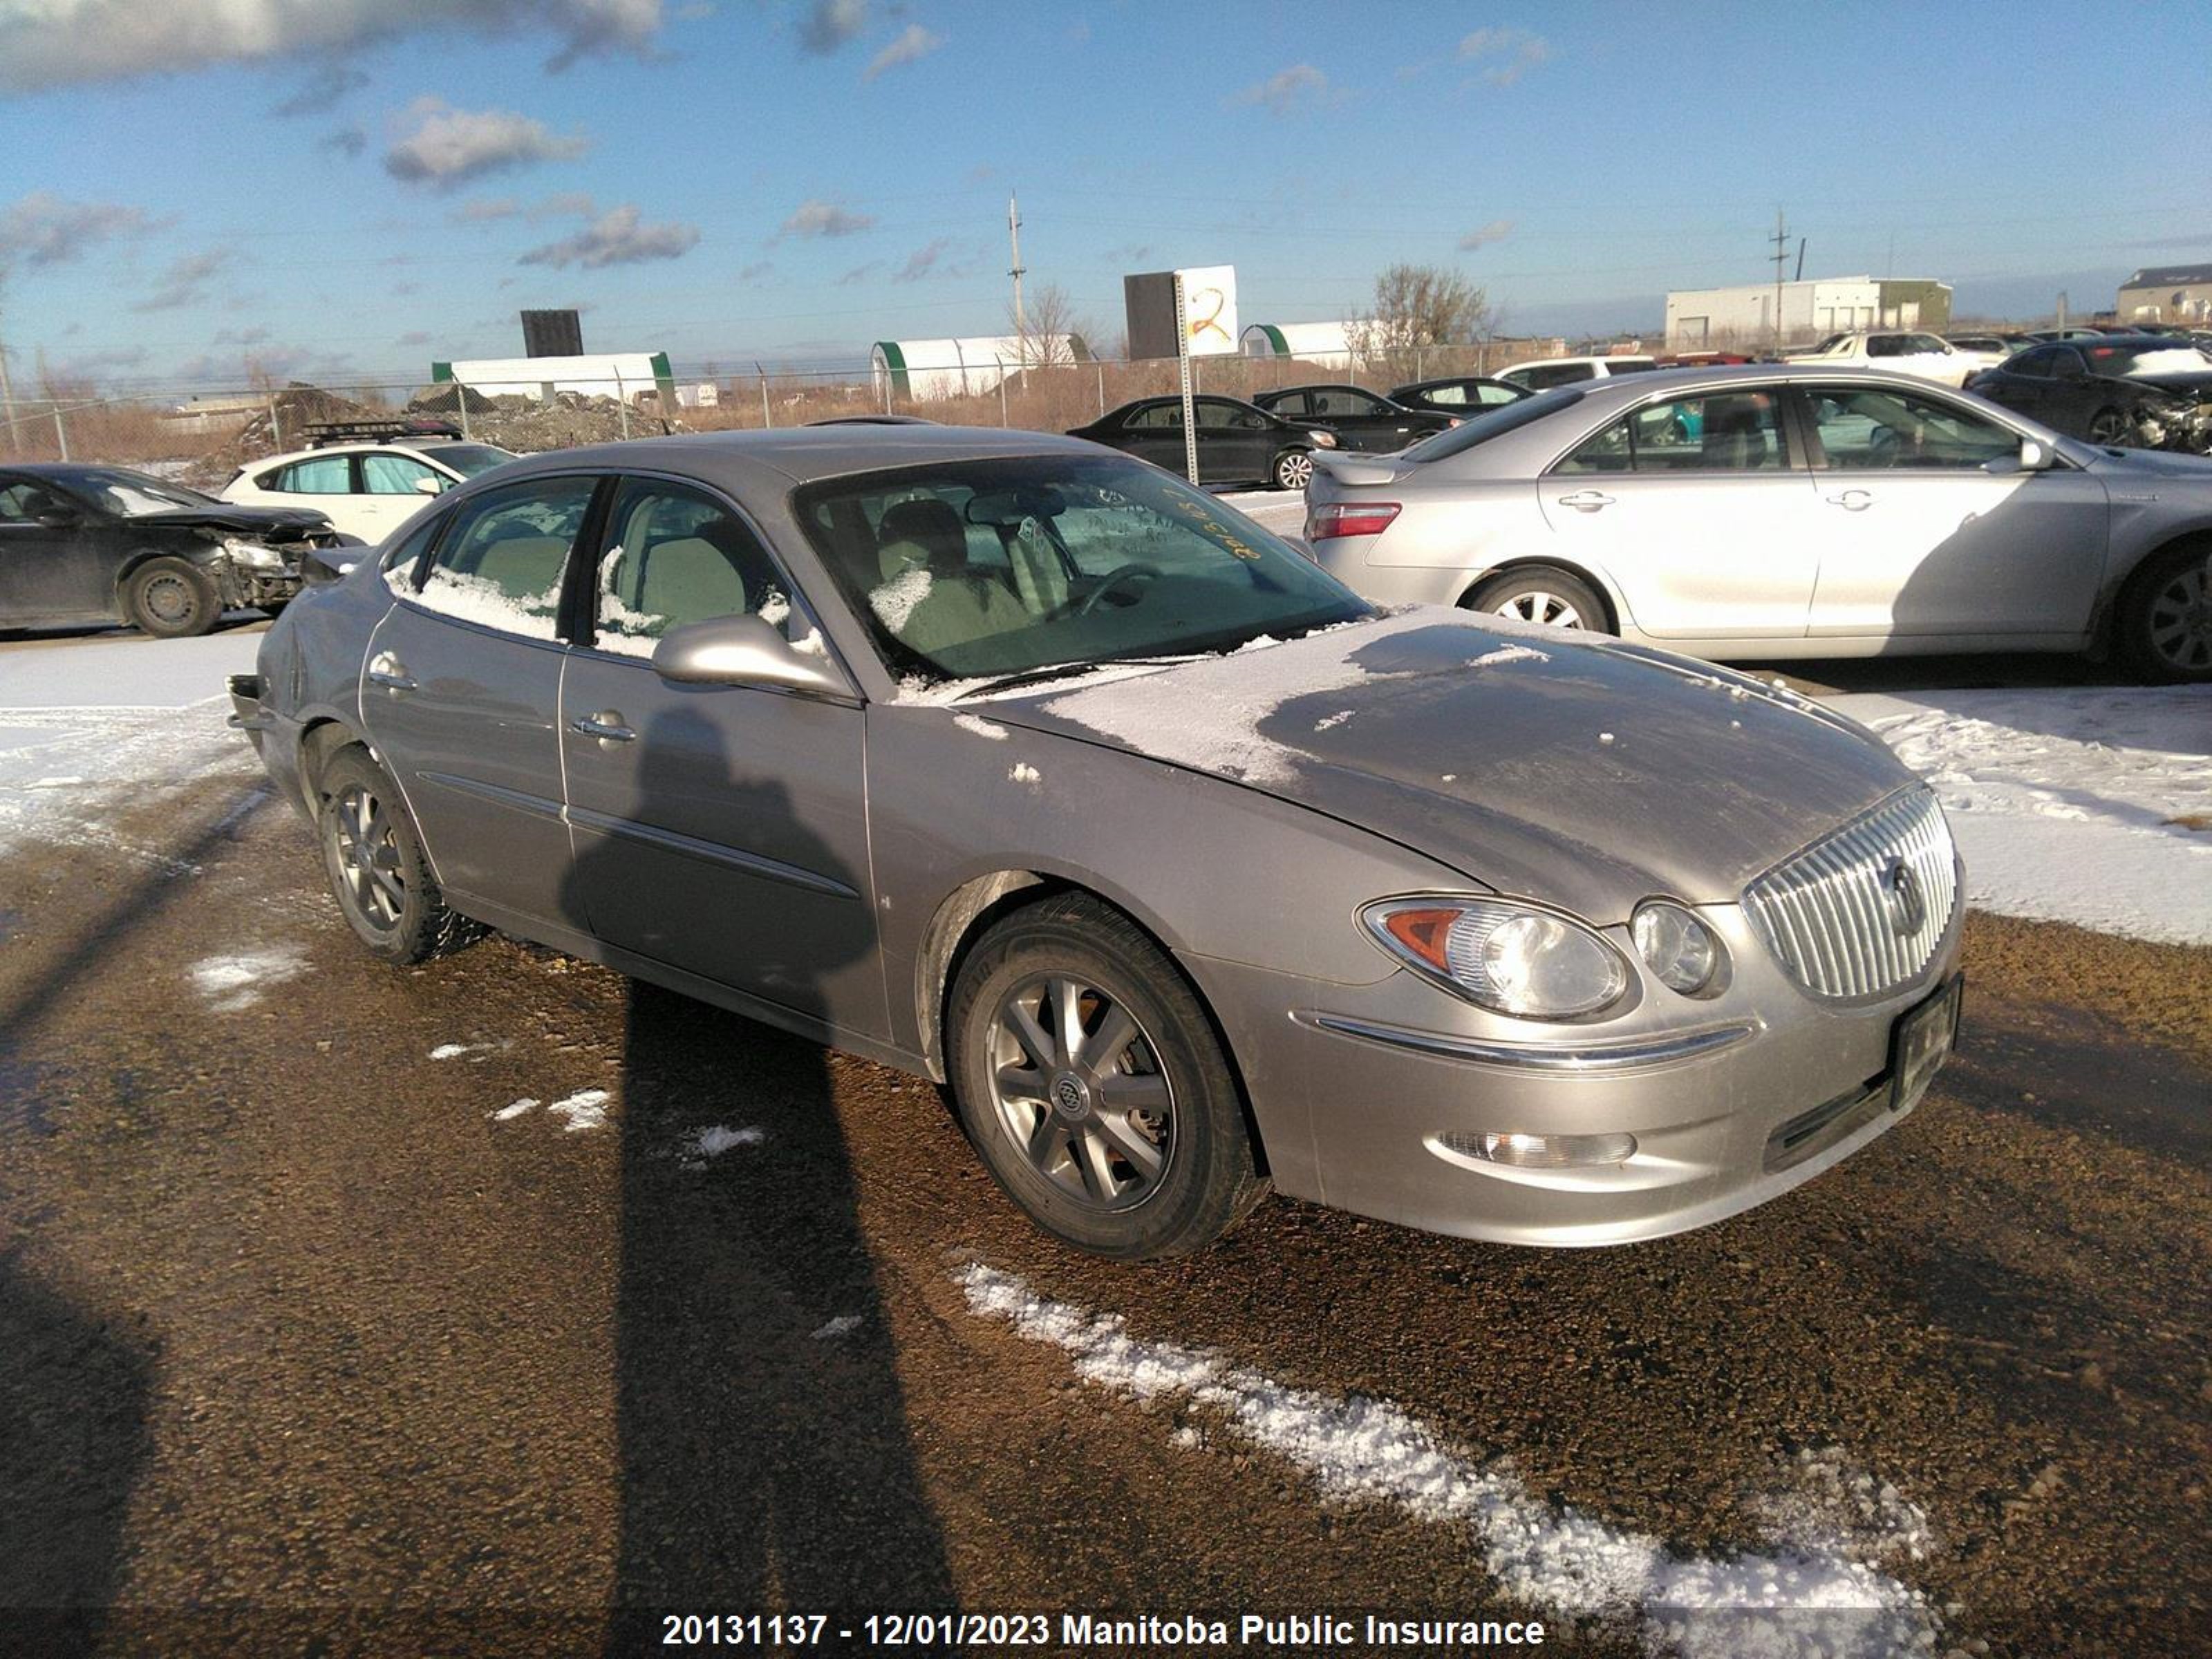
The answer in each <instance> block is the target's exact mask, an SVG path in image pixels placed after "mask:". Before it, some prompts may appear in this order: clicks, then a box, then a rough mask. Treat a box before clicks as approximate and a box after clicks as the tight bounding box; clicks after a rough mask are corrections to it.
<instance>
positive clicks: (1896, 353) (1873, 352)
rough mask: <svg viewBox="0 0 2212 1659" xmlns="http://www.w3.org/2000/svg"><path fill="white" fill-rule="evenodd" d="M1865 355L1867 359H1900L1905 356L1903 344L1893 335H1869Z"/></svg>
mask: <svg viewBox="0 0 2212 1659" xmlns="http://www.w3.org/2000/svg"><path fill="white" fill-rule="evenodd" d="M1866 355H1867V356H1869V357H1901V356H1904V355H1905V343H1904V342H1903V341H1902V340H1900V339H1899V338H1898V337H1897V336H1896V335H1894V334H1869V335H1868V336H1867V343H1866Z"/></svg>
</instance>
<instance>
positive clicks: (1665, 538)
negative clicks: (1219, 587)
mask: <svg viewBox="0 0 2212 1659" xmlns="http://www.w3.org/2000/svg"><path fill="white" fill-rule="evenodd" d="M1314 459H1315V461H1316V466H1317V468H1318V470H1317V471H1316V473H1315V476H1314V477H1313V480H1312V483H1310V486H1309V487H1308V489H1307V493H1306V501H1307V519H1306V538H1307V540H1308V541H1309V542H1310V544H1312V546H1313V548H1314V550H1315V556H1316V557H1317V558H1318V559H1319V560H1320V562H1321V563H1322V566H1323V568H1326V569H1328V570H1329V571H1331V572H1332V573H1334V574H1335V575H1337V576H1338V577H1340V579H1341V580H1344V581H1345V582H1346V584H1347V585H1349V586H1352V587H1353V588H1355V589H1357V590H1358V592H1361V593H1364V594H1365V595H1367V596H1368V597H1369V598H1370V599H1380V600H1383V601H1384V602H1386V603H1388V602H1396V603H1405V602H1420V603H1428V604H1439V605H1465V606H1468V608H1470V609H1472V610H1476V611H1493V612H1498V613H1502V614H1504V615H1507V616H1512V617H1525V618H1529V619H1532V620H1535V621H1540V622H1547V623H1554V624H1556V625H1558V626H1560V627H1568V628H1585V629H1599V630H1601V631H1603V632H1606V633H1609V634H1617V635H1620V636H1621V637H1622V638H1624V639H1629V640H1637V641H1644V642H1648V643H1650V644H1655V645H1662V646H1665V647H1668V648H1669V649H1672V650H1677V651H1686V652H1690V653H1694V654H1696V655H1699V656H1702V657H1715V658H1719V659H1724V660H1729V661H1757V660H1772V659H1784V658H1793V657H1862V656H1890V655H1906V654H1912V653H1925V652H1936V651H1996V650H2004V651H2088V650H2101V651H2106V652H2110V653H2112V654H2113V655H2115V656H2118V658H2120V659H2123V660H2124V662H2126V663H2127V664H2128V665H2130V667H2131V668H2132V669H2134V670H2135V671H2137V672H2139V673H2140V674H2142V676H2144V677H2145V678H2150V679H2154V680H2197V681H2201V680H2212V574H2208V562H2212V460H2208V459H2204V458H2203V457H2201V456H2193V455H2172V454H2163V453H2151V452H2148V451H2142V450H2123V449H2100V448H2095V447H2092V446H2090V445H2087V444H2082V443H2077V442H2075V441H2074V440H2073V439H2071V438H2063V437H2061V436H2059V435H2057V434H2056V433H2054V432H2051V431H2050V430H2049V429H2048V428H2044V427H2040V426H2037V425H2036V424H2034V423H2033V422H2030V421H2027V420H2024V419H2022V418H2021V416H2017V415H2015V414H2013V413H2011V412H2010V411H2009V410H2003V409H2000V408H1998V407H1997V406H1996V404H1990V403H1987V402H1985V401H1984V400H1983V399H1981V398H1976V397H1974V396H1972V394H1971V393H1967V392H1955V391H1953V390H1951V389H1950V388H1948V387H1945V386H1936V385H1933V384H1931V383H1930V382H1929V381H1927V380H1922V379H1919V378H1917V377H1915V376H1911V375H1903V374H1881V373H1874V372H1867V371H1855V370H1850V369H1839V368H1820V367H1818V366H1816V365H1813V364H1804V365H1779V364H1764V365H1753V366H1751V367H1747V368H1710V369H1683V370H1680V371H1674V372H1662V373H1659V374H1636V375H1631V376H1628V377H1626V378H1625V379H1620V380H1600V381H1594V382H1590V383H1589V384H1588V385H1585V386H1575V387H1562V388H1560V389H1559V390H1557V391H1553V392H1545V393H1543V394H1542V395H1541V396H1539V397H1535V398H1528V399H1527V400H1525V401H1523V402H1521V403H1517V404H1509V405H1508V406H1506V407H1505V408H1504V409H1499V410H1491V411H1488V412H1487V413H1485V414H1483V415H1480V416H1477V417H1475V418H1474V419H1472V420H1469V421H1468V422H1466V423H1464V424H1463V425H1462V426H1459V427H1457V428H1455V429H1453V430H1452V431H1450V432H1447V433H1443V434H1440V435H1437V436H1436V437H1434V438H1431V439H1428V440H1426V441H1424V442H1422V443H1419V444H1416V445H1414V446H1413V447H1412V448H1410V449H1407V450H1406V451H1404V452H1402V453H1400V454H1397V455H1390V456H1346V455H1341V454H1328V453H1317V454H1316V456H1315V458H1314Z"/></svg>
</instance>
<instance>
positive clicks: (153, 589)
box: [123, 557, 222, 640]
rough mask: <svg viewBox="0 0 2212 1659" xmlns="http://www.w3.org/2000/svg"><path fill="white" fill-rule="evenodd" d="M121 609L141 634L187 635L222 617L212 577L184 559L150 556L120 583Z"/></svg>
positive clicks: (159, 637) (204, 629) (161, 637)
mask: <svg viewBox="0 0 2212 1659" xmlns="http://www.w3.org/2000/svg"><path fill="white" fill-rule="evenodd" d="M123 611H124V614H125V616H127V617H129V618H130V619H131V624H132V626H134V627H136V628H137V629H138V630H139V632H141V633H143V634H150V635H153V636H154V637H155V639H157V640H181V639H189V638H191V636H192V635H197V634H204V633H206V632H207V631H208V629H210V628H213V627H214V626H215V625H216V623H218V622H220V621H222V594H221V593H219V592H216V585H215V580H214V578H213V577H211V576H210V575H209V574H208V573H207V572H206V571H204V570H203V569H201V568H199V567H198V566H197V565H196V564H193V563H192V562H191V561H189V560H186V559H178V558H168V557H163V558H159V559H149V560H147V561H146V562H145V563H143V564H142V565H140V566H139V567H138V568H137V569H136V570H134V571H132V572H131V574H130V577H129V579H128V580H125V583H124V584H123Z"/></svg>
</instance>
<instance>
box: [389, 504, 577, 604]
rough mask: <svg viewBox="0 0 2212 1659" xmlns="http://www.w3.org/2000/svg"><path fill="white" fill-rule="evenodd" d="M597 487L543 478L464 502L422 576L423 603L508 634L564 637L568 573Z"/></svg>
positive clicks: (421, 593) (420, 596) (421, 599)
mask: <svg viewBox="0 0 2212 1659" xmlns="http://www.w3.org/2000/svg"><path fill="white" fill-rule="evenodd" d="M595 482H596V481H595V480H593V479H591V478H540V479H538V480H535V481H534V482H532V483H525V484H513V485H510V486H509V487H508V488H507V489H493V490H487V491H486V492H485V493H484V494H483V495H479V496H477V498H476V499H475V500H474V501H467V502H465V503H464V504H463V505H462V506H461V507H460V508H459V510H458V512H457V513H456V514H455V516H454V519H453V526H452V528H451V529H450V530H448V531H447V533H446V535H445V536H444V537H443V538H441V541H440V543H439V546H438V550H437V552H436V553H435V555H434V556H432V558H431V561H430V568H429V569H428V571H427V572H425V573H424V574H423V578H422V591H421V592H420V593H419V594H417V595H416V598H417V599H418V600H419V601H420V603H422V605H425V606H427V607H428V608H429V609H430V610H433V611H440V612H442V613H443V614H445V615H447V616H449V617H459V618H460V619H461V620H462V621H464V622H472V623H482V624H483V625H484V626H485V627H487V628H496V629H500V630H501V631H502V632H504V633H509V634H520V635H524V636H525V637H526V638H529V639H534V640H550V639H554V638H556V637H558V635H559V623H560V614H561V575H562V571H563V570H564V569H565V568H567V566H568V550H569V549H571V548H572V547H574V545H575V544H576V536H577V532H579V531H580V530H581V529H582V528H583V526H584V514H585V512H586V509H587V508H588V507H590V506H591V504H592V488H593V485H594V483H595Z"/></svg>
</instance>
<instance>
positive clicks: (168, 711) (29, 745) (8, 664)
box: [0, 630, 267, 875]
mask: <svg viewBox="0 0 2212 1659" xmlns="http://www.w3.org/2000/svg"><path fill="white" fill-rule="evenodd" d="M259 645H260V635H259V634H258V633H246V632H242V631H237V630H234V631H231V632H228V633H223V634H213V635H206V636H204V637H203V638H200V639H196V640H149V639H146V638H144V637H143V636H141V635H131V634H106V635H89V636H77V637H56V638H52V639H42V640H36V641H30V642H27V643H25V644H22V645H15V646H11V647H9V648H8V649H7V650H5V651H0V854H5V853H6V852H8V851H9V849H10V848H14V847H16V846H20V845H22V844H24V843H25V842H46V843H49V844H52V843H57V842H59V843H66V844H75V845H82V846H95V847H104V848H107V849H108V850H110V851H111V852H113V853H115V854H118V855H120V856H122V857H124V858H126V859H128V860H130V861H131V863H133V864H136V865H141V866H144V865H151V866H156V867H159V868H161V869H163V870H165V871H167V872H169V873H171V874H177V875H190V874H196V873H197V869H196V867H195V866H192V865H191V864H190V863H188V862H186V861H185V860H180V859H179V858H177V857H176V856H175V855H174V854H173V853H172V852H168V851H166V850H163V849H159V848H146V847H139V846H137V845H134V844H126V843H125V842H123V841H122V840H121V839H119V838H118V836H117V834H116V832H115V830H114V829H113V828H112V818H113V817H114V816H115V812H116V810H117V809H118V807H119V806H121V805H125V804H126V803H127V802H135V801H137V800H138V799H143V797H144V795H145V793H146V792H147V791H148V790H149V789H150V788H160V787H166V786H173V785H178V784H185V783H196V782H197V781H200V780H202V779H204V778H208V777H210V776H214V777H228V776H235V777H237V778H238V779H239V780H240V781H242V782H252V781H258V780H260V779H261V778H262V777H263V776H264V774H263V772H262V769H261V763H260V762H259V761H258V760H257V759H256V758H255V757H254V754H253V750H252V749H251V748H250V747H248V746H247V744H246V740H245V738H242V737H241V736H240V734H239V733H237V732H233V731H231V730H229V729H228V727H227V726H225V725H224V721H225V720H227V719H228V716H229V714H230V699H229V695H228V690H227V689H226V688H225V686H224V684H223V681H224V678H225V676H227V675H230V674H238V673H247V672H250V671H252V667H253V659H254V653H255V652H256V651H257V649H258V647H259ZM263 799H267V796H266V794H265V793H264V794H263V795H261V796H259V797H258V798H257V799H255V801H254V803H253V805H259V804H260V801H261V800H263ZM249 810H250V809H249Z"/></svg>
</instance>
